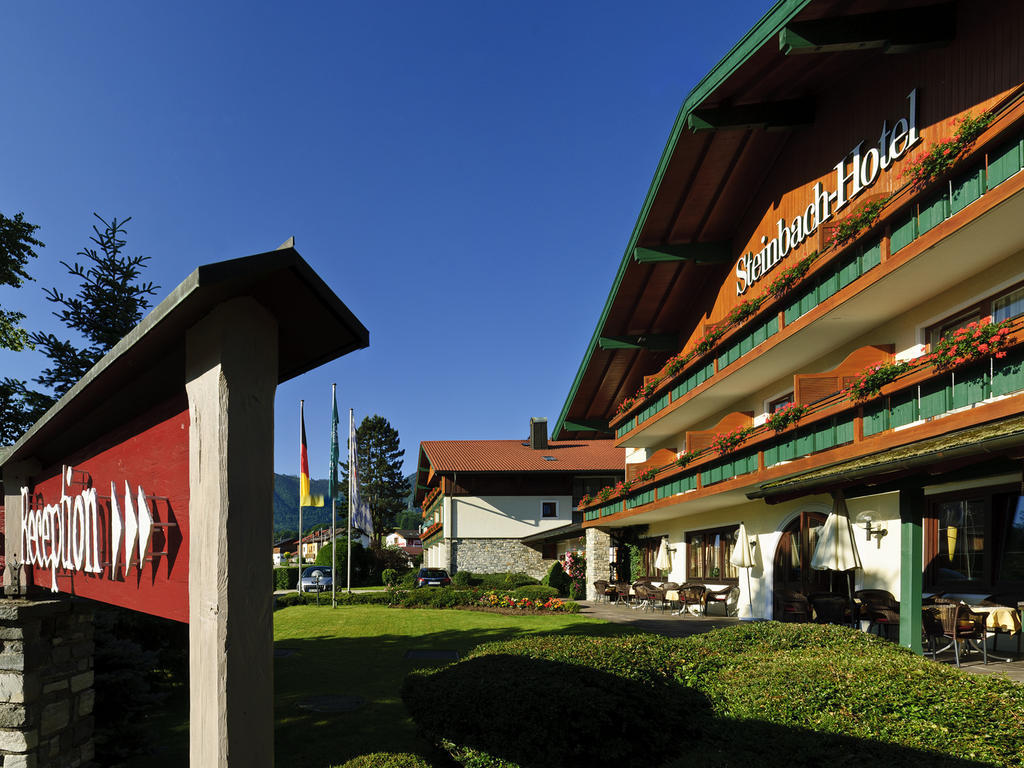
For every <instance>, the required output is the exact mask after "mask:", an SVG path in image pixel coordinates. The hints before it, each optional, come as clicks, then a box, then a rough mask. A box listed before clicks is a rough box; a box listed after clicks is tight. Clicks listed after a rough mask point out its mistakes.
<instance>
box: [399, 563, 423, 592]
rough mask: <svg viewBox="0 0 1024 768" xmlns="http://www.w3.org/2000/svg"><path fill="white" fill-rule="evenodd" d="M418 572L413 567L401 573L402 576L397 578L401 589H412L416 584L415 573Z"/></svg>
mask: <svg viewBox="0 0 1024 768" xmlns="http://www.w3.org/2000/svg"><path fill="white" fill-rule="evenodd" d="M418 572H419V571H418V570H417V569H415V568H414V569H413V570H411V571H409V572H408V573H404V574H402V578H400V579H399V580H398V586H399V587H401V588H402V589H412V588H413V586H415V584H416V574H417V573H418Z"/></svg>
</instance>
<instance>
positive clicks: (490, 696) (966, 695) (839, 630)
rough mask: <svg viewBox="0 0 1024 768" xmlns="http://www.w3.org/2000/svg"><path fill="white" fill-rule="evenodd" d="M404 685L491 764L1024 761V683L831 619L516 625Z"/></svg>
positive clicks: (441, 728) (408, 695)
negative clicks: (588, 632)
mask: <svg viewBox="0 0 1024 768" xmlns="http://www.w3.org/2000/svg"><path fill="white" fill-rule="evenodd" d="M402 696H403V699H404V700H405V703H406V706H407V708H408V709H409V711H410V713H411V714H412V716H413V718H414V719H415V720H416V722H417V724H418V725H419V726H420V727H421V729H423V731H424V732H425V733H426V734H427V735H428V737H430V738H432V740H433V741H434V742H435V743H436V744H438V745H440V746H444V744H445V743H446V742H447V744H448V745H449V748H448V752H449V754H452V755H453V757H455V758H456V759H457V761H458V762H459V763H460V764H462V765H465V766H469V765H473V766H475V767H476V768H484V767H485V766H501V765H508V764H512V765H517V766H523V767H524V768H532V767H533V766H538V767H539V766H546V765H594V766H604V765H616V766H619V765H623V766H632V765H637V766H639V765H644V766H659V765H662V766H684V765H685V766H724V765H747V764H750V765H762V766H783V765H785V766H818V765H824V764H842V765H843V766H877V765H900V766H901V768H902V766H921V767H922V768H925V767H927V768H937V766H954V765H958V766H966V765H977V764H978V763H988V764H996V765H1015V766H1021V765H1024V728H1021V723H1022V722H1024V686H1020V685H1018V684H1015V683H1012V682H1010V681H1007V680H1001V679H997V678H990V677H980V676H975V675H971V674H968V673H964V672H961V671H959V670H957V669H955V668H953V667H949V666H947V665H944V664H937V663H935V662H933V661H930V660H927V659H924V658H921V657H919V656H915V655H914V654H912V653H910V652H909V651H907V650H905V649H902V648H900V647H899V646H896V645H894V644H892V643H890V642H887V641H884V640H881V639H879V638H876V637H874V636H872V635H868V634H865V633H863V632H857V631H855V630H850V629H847V628H844V627H835V626H830V625H812V624H779V623H776V622H757V623H743V624H740V625H737V626H733V627H729V628H726V629H721V630H716V631H713V632H709V633H707V634H703V635H699V636H694V637H688V638H678V639H676V638H666V637H661V636H656V635H634V636H628V637H616V638H593V637H583V636H571V635H564V636H554V635H552V636H545V637H540V638H528V639H518V640H510V641H506V642H501V643H492V644H487V645H483V646H480V647H478V648H477V649H475V650H474V651H473V652H471V654H470V655H469V657H467V658H466V659H465V660H463V661H460V662H458V663H457V664H454V665H451V666H448V667H445V668H440V669H438V668H432V669H431V668H424V669H419V670H416V671H414V672H413V673H411V674H410V675H409V676H408V677H407V678H406V681H405V685H404V686H403V691H402ZM552 722H571V723H581V724H582V723H586V728H585V729H582V730H581V732H580V735H579V736H578V737H575V738H574V737H572V736H570V735H563V736H561V737H559V738H557V739H555V738H551V736H550V724H551V723H552ZM652 723H654V724H655V725H653V726H652ZM638 734H643V738H637V736H638ZM662 734H665V735H667V736H669V737H670V738H667V739H666V738H663V737H662ZM682 745H685V749H684V748H683V746H682ZM677 756H678V757H677ZM837 758H842V759H841V760H839V761H838V762H837ZM673 760H674V762H673ZM503 761H504V762H503ZM968 761H973V762H968Z"/></svg>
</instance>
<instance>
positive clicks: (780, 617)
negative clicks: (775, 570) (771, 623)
mask: <svg viewBox="0 0 1024 768" xmlns="http://www.w3.org/2000/svg"><path fill="white" fill-rule="evenodd" d="M775 619H776V621H789V622H794V621H795V622H801V621H810V620H811V604H810V603H809V602H808V601H807V598H806V597H805V596H804V595H803V594H801V593H800V592H793V591H791V590H788V589H784V590H779V591H778V592H776V593H775Z"/></svg>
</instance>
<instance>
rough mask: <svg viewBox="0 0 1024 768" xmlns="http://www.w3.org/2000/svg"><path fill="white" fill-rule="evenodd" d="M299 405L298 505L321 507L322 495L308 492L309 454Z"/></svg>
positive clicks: (303, 415) (304, 423)
mask: <svg viewBox="0 0 1024 768" xmlns="http://www.w3.org/2000/svg"><path fill="white" fill-rule="evenodd" d="M302 409H303V406H302V405H301V404H300V405H299V427H300V429H301V432H302V445H301V446H300V447H299V506H300V507H322V506H323V505H324V497H323V496H313V495H312V494H311V493H310V492H309V455H308V453H307V452H306V417H305V414H304V413H303V412H302Z"/></svg>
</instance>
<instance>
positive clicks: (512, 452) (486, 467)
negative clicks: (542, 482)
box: [420, 440, 626, 472]
mask: <svg viewBox="0 0 1024 768" xmlns="http://www.w3.org/2000/svg"><path fill="white" fill-rule="evenodd" d="M420 446H421V450H422V451H423V452H424V453H425V454H426V456H427V458H428V459H429V461H430V467H431V469H432V470H433V471H434V472H581V471H602V470H604V471H612V470H618V471H622V469H623V467H624V466H625V463H626V452H625V449H623V448H616V447H615V446H614V445H612V444H611V443H610V442H609V441H607V440H595V441H586V440H561V441H555V440H553V441H551V442H549V443H548V447H547V448H543V449H536V450H535V449H533V448H530V446H529V444H528V443H525V442H523V441H522V440H436V441H425V442H422V443H420Z"/></svg>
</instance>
